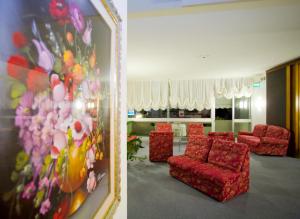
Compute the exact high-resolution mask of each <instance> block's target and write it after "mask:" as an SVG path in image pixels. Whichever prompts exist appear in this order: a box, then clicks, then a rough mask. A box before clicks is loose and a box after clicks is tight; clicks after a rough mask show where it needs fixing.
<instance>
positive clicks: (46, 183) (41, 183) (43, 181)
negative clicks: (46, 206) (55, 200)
mask: <svg viewBox="0 0 300 219" xmlns="http://www.w3.org/2000/svg"><path fill="white" fill-rule="evenodd" d="M48 186H49V179H48V178H47V177H44V178H43V179H41V180H40V181H39V190H41V189H43V188H44V187H45V188H48Z"/></svg>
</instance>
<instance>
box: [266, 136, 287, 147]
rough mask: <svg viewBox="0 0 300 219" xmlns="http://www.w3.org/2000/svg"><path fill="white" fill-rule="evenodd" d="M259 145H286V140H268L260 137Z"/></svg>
mask: <svg viewBox="0 0 300 219" xmlns="http://www.w3.org/2000/svg"><path fill="white" fill-rule="evenodd" d="M261 143H263V144H275V145H288V144H289V141H288V140H283V139H278V138H270V137H262V138H261Z"/></svg>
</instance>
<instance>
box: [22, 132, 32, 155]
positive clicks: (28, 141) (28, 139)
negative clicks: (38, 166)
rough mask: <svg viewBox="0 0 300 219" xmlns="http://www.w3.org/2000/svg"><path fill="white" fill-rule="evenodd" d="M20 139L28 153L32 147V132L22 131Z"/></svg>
mask: <svg viewBox="0 0 300 219" xmlns="http://www.w3.org/2000/svg"><path fill="white" fill-rule="evenodd" d="M22 139H23V147H24V150H25V152H26V153H27V154H30V152H31V150H32V147H33V140H32V133H31V132H30V131H24V134H23V136H22Z"/></svg>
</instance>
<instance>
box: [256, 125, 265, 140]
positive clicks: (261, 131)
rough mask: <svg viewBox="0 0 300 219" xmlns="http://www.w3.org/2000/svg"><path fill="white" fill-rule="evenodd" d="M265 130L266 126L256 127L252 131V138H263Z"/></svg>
mask: <svg viewBox="0 0 300 219" xmlns="http://www.w3.org/2000/svg"><path fill="white" fill-rule="evenodd" d="M267 128H268V126H267V125H256V126H255V127H254V129H253V136H255V137H264V136H265V135H266V132H267Z"/></svg>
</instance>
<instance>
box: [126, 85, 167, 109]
mask: <svg viewBox="0 0 300 219" xmlns="http://www.w3.org/2000/svg"><path fill="white" fill-rule="evenodd" d="M168 87H169V84H168V81H129V82H128V91H127V104H128V108H129V109H135V110H137V111H140V110H142V109H144V110H147V111H148V110H151V109H154V110H159V109H162V110H165V109H167V107H168V101H169V98H168V97H169V94H168V89H169V88H168Z"/></svg>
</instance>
